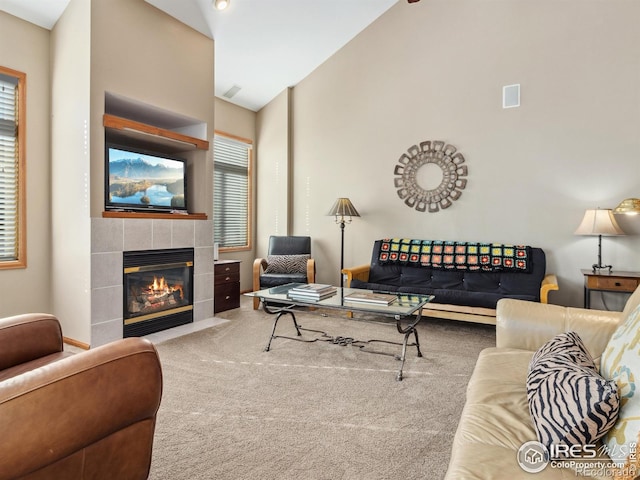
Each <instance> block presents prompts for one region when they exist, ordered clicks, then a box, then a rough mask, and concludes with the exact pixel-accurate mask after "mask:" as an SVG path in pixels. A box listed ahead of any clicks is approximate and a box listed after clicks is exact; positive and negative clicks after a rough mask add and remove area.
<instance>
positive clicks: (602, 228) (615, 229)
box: [575, 208, 625, 273]
mask: <svg viewBox="0 0 640 480" xmlns="http://www.w3.org/2000/svg"><path fill="white" fill-rule="evenodd" d="M575 234H576V235H597V236H598V263H594V264H593V265H592V266H591V269H592V271H593V273H596V270H600V269H605V268H608V269H609V272H611V268H612V266H611V265H602V236H603V235H606V236H610V235H624V234H625V233H624V231H622V229H621V228H620V227H619V226H618V222H616V219H615V218H614V217H613V215H612V212H611V210H610V209H599V208H598V209H596V210H587V211H586V212H585V213H584V218H583V219H582V222H581V223H580V225H579V226H578V228H577V230H576V231H575Z"/></svg>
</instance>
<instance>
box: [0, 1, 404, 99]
mask: <svg viewBox="0 0 640 480" xmlns="http://www.w3.org/2000/svg"><path fill="white" fill-rule="evenodd" d="M69 1H70V0H47V1H43V0H0V10H3V11H6V12H7V13H10V14H12V15H15V16H17V17H20V18H23V19H25V20H27V21H30V22H32V23H35V24H37V25H40V26H41V27H43V28H47V29H51V28H53V26H54V25H55V22H56V21H57V19H58V18H59V17H60V15H61V14H62V12H63V11H64V9H65V8H66V6H67V5H68V3H69ZM145 1H146V2H147V3H149V4H150V5H153V6H154V7H156V8H158V9H160V10H162V11H164V12H166V13H167V14H169V15H171V16H173V17H175V18H176V19H178V20H180V21H181V22H183V23H185V24H187V25H189V26H190V27H192V28H193V29H195V30H197V31H199V32H201V33H202V34H204V35H207V36H208V37H210V38H213V39H214V40H215V68H216V70H215V83H216V85H215V94H216V96H218V97H220V98H224V99H226V100H228V101H230V102H232V103H235V104H237V105H240V106H242V107H245V108H248V109H250V110H254V111H257V110H259V109H260V108H262V107H263V106H264V105H266V104H267V103H268V102H269V101H271V100H272V99H273V98H274V97H275V96H277V95H278V94H279V93H280V92H282V91H283V90H284V89H285V88H287V87H290V86H294V85H296V84H297V83H298V82H300V81H301V80H302V79H303V78H305V77H306V76H307V75H309V74H310V73H311V72H312V71H313V70H314V69H316V68H317V67H318V66H319V65H320V64H322V63H323V62H324V61H325V60H327V59H328V58H329V57H331V55H333V54H334V53H335V52H336V51H338V50H339V49H340V48H342V47H343V46H344V45H345V44H346V43H348V42H349V41H350V40H351V39H352V38H354V37H355V36H356V35H357V34H358V33H360V32H361V31H362V30H364V29H365V28H366V27H367V26H368V25H369V24H371V23H372V22H373V21H375V19H376V18H378V17H379V16H380V15H382V14H383V13H384V12H386V11H387V10H388V9H389V8H390V7H391V6H392V5H394V4H395V3H396V2H397V1H398V0H322V1H319V0H231V1H230V4H229V7H228V8H226V9H225V10H216V9H215V8H213V6H212V0H145ZM230 90H231V91H230ZM234 90H236V93H235V94H234V95H232V96H230V95H231V93H232V92H233V91H234Z"/></svg>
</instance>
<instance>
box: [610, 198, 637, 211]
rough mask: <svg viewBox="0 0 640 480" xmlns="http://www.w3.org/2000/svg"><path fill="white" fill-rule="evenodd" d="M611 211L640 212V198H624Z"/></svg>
mask: <svg viewBox="0 0 640 480" xmlns="http://www.w3.org/2000/svg"><path fill="white" fill-rule="evenodd" d="M613 213H615V214H619V213H624V214H626V215H638V214H639V213H640V198H625V199H624V200H623V201H621V202H620V205H618V206H617V207H616V208H614V209H613Z"/></svg>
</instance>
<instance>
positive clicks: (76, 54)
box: [50, 0, 91, 344]
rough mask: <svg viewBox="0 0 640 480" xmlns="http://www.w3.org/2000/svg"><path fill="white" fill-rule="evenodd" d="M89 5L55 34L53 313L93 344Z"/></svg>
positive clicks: (81, 4)
mask: <svg viewBox="0 0 640 480" xmlns="http://www.w3.org/2000/svg"><path fill="white" fill-rule="evenodd" d="M90 15H91V5H90V3H89V2H86V1H85V0H71V2H69V6H68V7H67V8H66V10H65V11H64V14H63V15H62V17H61V18H60V20H58V22H57V23H56V25H55V27H54V28H53V30H52V32H51V38H52V40H51V59H52V60H51V78H52V82H51V89H52V92H51V95H52V105H51V112H52V118H53V119H54V121H53V122H52V125H51V165H52V174H51V193H52V195H51V209H52V229H51V234H52V239H51V262H52V270H51V292H52V303H51V310H50V312H51V313H53V314H54V315H56V316H57V317H58V318H59V319H60V323H61V324H62V331H63V332H64V335H65V336H66V337H69V338H73V339H76V340H79V341H81V342H84V343H87V344H88V343H90V323H89V320H90V318H91V302H90V296H89V292H90V290H91V262H90V254H91V249H90V246H91V230H90V218H89V202H90V198H89V193H90V191H91V185H90V184H89V178H90V175H89V167H90V161H89V154H90V150H89V144H90V138H89V132H90V127H91V125H90V110H89V89H90V55H91V50H90V49H91V41H90V36H91V25H90Z"/></svg>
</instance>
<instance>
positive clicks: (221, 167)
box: [213, 133, 252, 249]
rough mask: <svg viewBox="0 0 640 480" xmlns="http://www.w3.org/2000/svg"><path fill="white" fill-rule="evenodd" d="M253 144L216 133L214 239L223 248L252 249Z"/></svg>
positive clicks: (214, 142)
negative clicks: (251, 194)
mask: <svg viewBox="0 0 640 480" xmlns="http://www.w3.org/2000/svg"><path fill="white" fill-rule="evenodd" d="M251 151H252V145H251V142H249V141H246V142H245V141H241V140H238V139H236V138H232V137H227V136H225V135H224V134H219V133H216V135H215V136H214V139H213V160H214V162H213V169H214V174H213V239H214V242H217V243H219V245H220V248H227V249H243V248H249V247H250V229H249V225H250V223H249V222H250V218H249V212H250V211H251V209H250V171H251Z"/></svg>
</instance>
